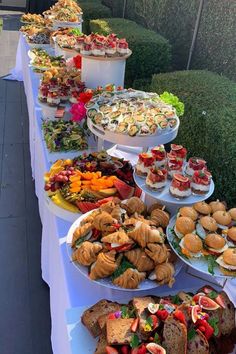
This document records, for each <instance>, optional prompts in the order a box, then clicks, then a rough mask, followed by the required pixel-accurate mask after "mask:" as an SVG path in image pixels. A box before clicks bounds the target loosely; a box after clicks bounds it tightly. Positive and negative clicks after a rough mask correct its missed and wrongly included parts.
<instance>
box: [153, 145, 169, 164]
mask: <svg viewBox="0 0 236 354" xmlns="http://www.w3.org/2000/svg"><path fill="white" fill-rule="evenodd" d="M151 153H152V156H153V157H154V158H155V166H156V167H157V168H158V167H162V166H165V165H166V151H165V147H164V145H158V146H155V147H154V148H153V149H151Z"/></svg>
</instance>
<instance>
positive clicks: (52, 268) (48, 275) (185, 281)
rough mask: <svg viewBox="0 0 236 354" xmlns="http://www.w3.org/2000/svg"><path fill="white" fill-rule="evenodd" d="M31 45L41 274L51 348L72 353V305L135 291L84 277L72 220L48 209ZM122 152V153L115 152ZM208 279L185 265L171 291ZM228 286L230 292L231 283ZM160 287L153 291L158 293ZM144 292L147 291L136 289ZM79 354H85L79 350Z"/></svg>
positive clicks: (57, 353)
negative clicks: (73, 246) (71, 236)
mask: <svg viewBox="0 0 236 354" xmlns="http://www.w3.org/2000/svg"><path fill="white" fill-rule="evenodd" d="M28 50H29V48H28V46H27V44H26V42H25V40H24V38H23V37H22V36H21V37H20V41H19V47H18V56H20V57H21V58H22V75H23V80H24V87H25V93H26V96H27V104H28V111H29V126H30V153H31V166H32V175H33V177H34V178H35V192H36V195H37V197H38V202H39V212H40V217H41V220H42V225H43V232H42V256H41V267H42V277H43V279H44V280H45V282H46V283H47V284H48V285H49V287H50V307H51V318H52V334H51V340H52V347H53V352H54V354H69V353H70V347H69V341H68V337H67V330H66V322H65V311H66V310H67V309H69V308H72V307H78V306H83V305H91V304H94V303H95V302H96V301H98V300H99V299H101V298H106V299H110V300H124V299H129V298H130V297H131V296H132V292H127V291H120V290H112V289H108V288H105V287H102V286H99V285H97V284H95V283H92V282H91V281H89V280H88V279H87V278H85V277H84V276H82V275H81V274H80V273H79V272H78V270H77V269H76V268H75V266H74V265H73V264H72V263H71V262H70V259H69V257H68V254H67V249H66V243H65V236H66V234H67V231H68V229H69V227H70V223H68V222H66V221H63V220H62V219H59V218H57V217H55V216H54V215H53V214H52V213H51V212H50V211H49V210H48V208H47V206H46V203H45V200H44V189H43V185H44V182H43V174H44V172H45V171H47V170H48V168H49V166H50V158H49V157H50V154H48V152H46V150H45V144H44V143H43V141H42V132H41V118H42V115H41V110H40V107H39V106H38V104H37V89H38V84H39V78H38V76H37V75H36V74H35V73H33V71H32V70H31V69H30V68H29V66H28V64H29V58H28V56H27V52H28ZM116 154H121V155H122V152H119V151H118V152H116ZM205 283H206V281H204V280H202V279H199V278H197V277H193V276H192V275H190V274H189V273H186V268H185V267H184V268H183V269H182V271H181V272H180V274H179V275H178V276H177V278H176V283H175V284H174V286H173V288H172V289H171V292H176V291H178V290H182V289H186V290H192V289H196V290H197V289H198V288H199V287H201V286H202V285H203V284H205ZM161 289H162V292H163V293H165V294H168V293H170V289H169V288H168V287H162V288H161ZM227 289H229V291H230V292H231V290H232V282H231V283H230V284H229V285H228V284H227ZM159 291H160V288H156V289H154V290H153V291H151V293H152V294H158V293H159ZM135 294H137V295H138V294H139V295H141V294H142V295H145V294H150V291H147V292H135ZM78 353H79V354H82V352H81V351H79V350H78Z"/></svg>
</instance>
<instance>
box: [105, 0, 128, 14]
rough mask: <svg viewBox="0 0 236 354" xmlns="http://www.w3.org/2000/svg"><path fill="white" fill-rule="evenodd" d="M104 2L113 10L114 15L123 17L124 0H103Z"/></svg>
mask: <svg viewBox="0 0 236 354" xmlns="http://www.w3.org/2000/svg"><path fill="white" fill-rule="evenodd" d="M102 3H103V4H104V5H106V6H108V7H109V8H110V9H111V10H112V16H113V17H122V15H123V8H124V0H116V1H113V0H102Z"/></svg>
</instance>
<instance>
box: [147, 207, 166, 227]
mask: <svg viewBox="0 0 236 354" xmlns="http://www.w3.org/2000/svg"><path fill="white" fill-rule="evenodd" d="M150 219H151V220H152V221H153V222H155V224H156V226H162V227H167V226H168V224H169V221H170V216H169V214H168V213H167V212H166V211H164V210H162V209H155V210H153V211H152V212H151V217H150Z"/></svg>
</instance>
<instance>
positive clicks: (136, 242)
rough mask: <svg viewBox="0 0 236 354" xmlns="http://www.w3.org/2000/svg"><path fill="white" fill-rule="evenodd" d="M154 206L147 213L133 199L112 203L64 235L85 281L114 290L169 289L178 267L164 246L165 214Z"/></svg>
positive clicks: (89, 214) (137, 200)
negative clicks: (162, 286)
mask: <svg viewBox="0 0 236 354" xmlns="http://www.w3.org/2000/svg"><path fill="white" fill-rule="evenodd" d="M159 207H160V206H159V205H153V206H152V207H151V208H150V209H149V213H147V208H146V205H145V204H144V202H143V201H142V200H141V199H139V198H138V197H131V198H129V199H125V200H123V201H121V200H120V199H117V198H116V199H114V198H113V200H111V201H109V202H107V203H104V204H102V205H101V206H100V207H99V208H98V209H95V210H93V211H90V212H88V213H86V214H84V215H82V216H81V217H79V219H77V220H76V221H75V222H74V223H73V225H72V226H71V228H70V230H69V232H68V235H67V245H68V254H69V257H70V258H71V260H72V262H73V263H74V264H75V266H76V268H78V270H79V271H80V272H81V273H82V274H83V275H84V276H86V277H89V279H90V280H91V281H95V282H98V283H99V284H101V285H103V286H106V287H110V288H114V289H117V288H118V289H123V290H126V291H128V290H132V291H134V290H140V289H141V290H146V289H151V288H155V287H157V286H161V285H168V286H169V287H172V285H173V283H174V282H175V276H176V275H177V274H178V273H179V271H180V269H181V266H182V262H181V261H180V260H179V259H178V258H177V257H176V256H175V255H174V254H173V253H171V252H170V249H169V248H168V245H167V244H165V240H166V237H165V234H164V228H165V227H166V226H167V224H168V221H169V214H168V213H167V212H166V211H164V210H163V209H159ZM155 208H156V209H155Z"/></svg>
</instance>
